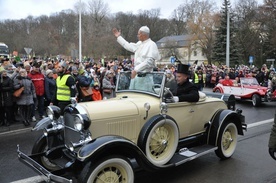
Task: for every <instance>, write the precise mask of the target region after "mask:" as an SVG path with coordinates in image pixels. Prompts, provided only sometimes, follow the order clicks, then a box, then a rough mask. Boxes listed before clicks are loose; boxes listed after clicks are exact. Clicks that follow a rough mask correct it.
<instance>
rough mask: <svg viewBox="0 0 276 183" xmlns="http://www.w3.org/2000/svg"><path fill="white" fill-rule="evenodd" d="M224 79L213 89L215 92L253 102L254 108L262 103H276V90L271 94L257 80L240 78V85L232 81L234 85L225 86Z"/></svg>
mask: <svg viewBox="0 0 276 183" xmlns="http://www.w3.org/2000/svg"><path fill="white" fill-rule="evenodd" d="M223 81H224V79H221V80H220V81H219V83H218V84H217V85H216V86H215V87H214V88H213V92H216V93H226V94H233V95H234V96H235V97H236V99H240V100H252V104H253V106H255V107H256V106H259V105H261V103H262V102H271V101H276V90H275V91H274V92H271V89H269V88H268V87H264V86H261V85H260V84H259V83H258V81H257V79H256V78H253V77H250V78H240V82H239V83H238V82H237V81H236V80H232V83H233V85H227V86H225V85H223V83H224V82H223Z"/></svg>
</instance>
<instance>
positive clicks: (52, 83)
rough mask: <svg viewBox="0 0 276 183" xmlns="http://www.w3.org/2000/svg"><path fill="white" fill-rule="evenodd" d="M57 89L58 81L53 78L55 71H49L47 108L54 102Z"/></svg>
mask: <svg viewBox="0 0 276 183" xmlns="http://www.w3.org/2000/svg"><path fill="white" fill-rule="evenodd" d="M56 89H57V85H56V80H55V79H54V78H53V71H52V70H50V69H48V70H47V71H46V75H45V106H48V105H50V103H51V101H54V97H55V91H56Z"/></svg>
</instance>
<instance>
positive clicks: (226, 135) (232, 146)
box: [215, 122, 238, 159]
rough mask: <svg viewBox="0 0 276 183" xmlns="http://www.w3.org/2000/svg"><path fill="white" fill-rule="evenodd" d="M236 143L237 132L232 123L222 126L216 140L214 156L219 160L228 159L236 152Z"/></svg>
mask: <svg viewBox="0 0 276 183" xmlns="http://www.w3.org/2000/svg"><path fill="white" fill-rule="evenodd" d="M237 142H238V130H237V127H236V125H235V124H234V123H233V122H226V123H224V124H222V126H221V128H220V131H219V136H218V140H217V146H218V149H217V150H216V151H215V152H216V155H217V156H218V157H219V158H221V159H228V158H230V157H231V156H232V155H233V154H234V152H235V150H236V146H237Z"/></svg>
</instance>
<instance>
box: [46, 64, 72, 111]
mask: <svg viewBox="0 0 276 183" xmlns="http://www.w3.org/2000/svg"><path fill="white" fill-rule="evenodd" d="M57 73H58V77H57V79H56V85H57V91H56V95H55V96H56V99H55V100H56V101H55V102H56V104H57V105H58V106H59V108H60V109H61V112H62V114H63V110H64V108H65V107H66V106H67V105H68V104H70V103H71V98H72V97H74V98H75V97H76V95H77V90H76V82H75V79H74V78H73V76H71V74H70V70H69V64H67V63H66V62H65V61H62V62H60V64H59V66H58V68H57ZM53 103H54V101H53V102H52V103H51V104H53Z"/></svg>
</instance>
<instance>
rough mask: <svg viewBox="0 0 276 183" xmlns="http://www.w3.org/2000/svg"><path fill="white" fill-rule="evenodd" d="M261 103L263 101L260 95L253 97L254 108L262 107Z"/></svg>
mask: <svg viewBox="0 0 276 183" xmlns="http://www.w3.org/2000/svg"><path fill="white" fill-rule="evenodd" d="M261 102H262V100H261V97H260V95H258V94H254V95H253V96H252V104H253V106H254V107H258V106H260V105H261Z"/></svg>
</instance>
